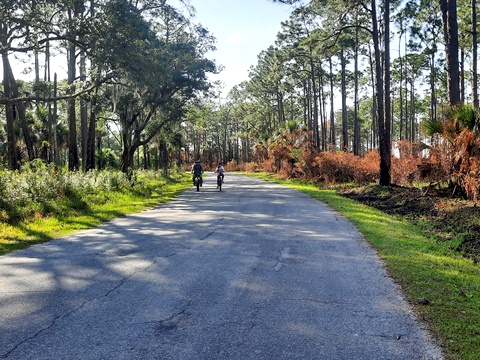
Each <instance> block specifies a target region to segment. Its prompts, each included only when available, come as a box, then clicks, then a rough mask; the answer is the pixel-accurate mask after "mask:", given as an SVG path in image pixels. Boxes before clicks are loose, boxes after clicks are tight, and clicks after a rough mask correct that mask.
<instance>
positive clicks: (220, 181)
mask: <svg viewBox="0 0 480 360" xmlns="http://www.w3.org/2000/svg"><path fill="white" fill-rule="evenodd" d="M222 183H223V180H222V174H218V175H217V188H218V189H219V190H220V191H222Z"/></svg>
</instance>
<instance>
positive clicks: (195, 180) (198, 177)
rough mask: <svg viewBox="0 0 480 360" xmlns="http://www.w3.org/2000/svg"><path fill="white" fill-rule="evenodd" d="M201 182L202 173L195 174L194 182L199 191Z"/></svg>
mask: <svg viewBox="0 0 480 360" xmlns="http://www.w3.org/2000/svg"><path fill="white" fill-rule="evenodd" d="M201 182H202V177H201V175H195V178H194V179H193V183H194V185H195V187H196V188H197V191H200V184H201Z"/></svg>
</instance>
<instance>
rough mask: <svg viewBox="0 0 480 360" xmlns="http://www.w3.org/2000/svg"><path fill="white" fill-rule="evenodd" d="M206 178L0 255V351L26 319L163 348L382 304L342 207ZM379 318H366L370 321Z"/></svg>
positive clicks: (109, 340)
mask: <svg viewBox="0 0 480 360" xmlns="http://www.w3.org/2000/svg"><path fill="white" fill-rule="evenodd" d="M214 180H215V179H214V178H213V177H211V176H207V177H206V178H205V182H204V186H203V187H202V189H201V191H200V192H196V191H195V190H194V189H193V188H191V189H189V190H187V191H185V192H184V193H182V194H181V195H179V196H177V197H176V198H175V199H174V200H173V201H172V202H170V203H168V204H164V205H160V206H157V207H155V208H153V209H152V210H149V211H144V212H141V213H138V214H134V215H129V216H126V217H122V218H117V219H115V220H113V221H110V222H108V223H105V224H102V225H101V226H99V227H97V228H95V229H90V230H85V231H82V232H79V233H77V234H75V235H72V236H69V237H64V238H61V239H58V240H54V241H51V242H49V243H45V244H42V245H38V246H33V247H30V248H28V249H26V250H23V251H20V252H17V253H12V254H9V255H7V256H4V257H2V258H0V273H1V274H2V276H1V277H0V304H4V305H3V307H2V308H1V310H2V313H3V310H6V311H7V312H8V314H7V315H5V316H2V317H1V318H0V331H2V332H3V333H8V338H6V340H4V341H3V343H0V345H1V346H2V347H0V356H1V355H2V354H5V353H7V352H8V351H11V350H12V349H15V348H16V347H17V346H19V345H18V344H19V343H20V342H22V341H23V339H24V338H25V336H24V334H23V332H22V331H23V330H22V329H23V326H25V324H28V328H29V329H31V331H32V332H33V333H42V336H43V338H44V339H45V341H46V342H45V344H44V345H43V346H44V348H45V349H48V351H51V352H53V353H54V352H55V351H56V350H58V351H60V350H61V351H66V350H65V347H68V346H69V344H70V343H71V342H72V341H77V340H78V341H79V343H83V344H84V343H89V342H90V341H91V338H95V341H96V342H97V343H98V344H100V343H101V344H115V348H117V347H118V344H124V343H128V342H129V341H132V342H135V343H141V344H142V347H148V348H152V349H157V348H161V349H163V350H162V351H167V352H166V353H168V354H170V355H171V353H169V352H168V351H171V349H174V348H175V347H180V346H182V347H183V346H186V344H187V342H188V344H189V346H193V347H194V348H195V349H204V347H205V346H211V347H213V348H215V347H218V346H220V347H222V346H224V345H223V344H225V349H229V348H230V346H231V345H232V344H235V343H237V339H236V336H234V338H231V337H230V336H231V335H230V334H231V333H232V334H237V333H238V335H239V336H241V337H242V339H245V341H248V342H254V341H255V340H256V339H268V340H266V341H269V342H272V341H273V342H275V341H277V339H276V337H273V338H272V337H271V335H270V334H271V331H270V329H275V334H278V335H279V336H280V337H279V339H282V338H284V339H285V340H286V341H288V342H289V344H291V346H294V347H295V346H297V345H296V344H297V341H301V342H304V341H306V342H307V343H308V344H309V346H312V349H317V347H318V346H321V345H319V339H324V337H325V336H326V337H328V336H329V335H328V331H327V327H328V328H330V324H328V326H327V325H326V324H325V318H324V316H325V311H326V310H328V313H333V314H336V313H335V312H336V311H343V310H342V309H348V311H347V312H345V314H346V315H345V316H343V321H345V322H346V323H349V321H350V320H349V319H351V318H352V319H355V321H357V320H358V324H359V325H358V326H359V327H360V328H361V327H362V326H366V325H365V324H366V322H365V321H364V318H367V319H368V321H369V322H371V321H372V318H371V317H369V313H368V311H369V310H366V309H369V308H371V307H373V308H375V309H381V308H382V306H384V307H385V309H386V310H382V311H385V312H387V311H391V312H393V310H391V309H392V301H391V299H389V300H388V301H386V300H385V297H384V294H387V293H388V291H389V290H388V286H389V285H388V280H385V273H384V270H383V269H382V268H381V265H380V263H379V262H377V261H376V260H375V259H374V257H373V254H374V252H373V251H372V250H371V249H369V248H368V247H367V246H366V245H365V244H364V243H363V241H362V238H361V236H360V235H359V234H358V233H357V232H355V228H354V227H353V226H352V225H351V224H349V223H348V222H347V221H346V220H345V219H344V218H343V217H341V216H338V215H337V214H335V213H333V212H332V211H331V210H330V209H329V208H327V207H326V206H325V205H323V204H321V203H320V202H318V201H315V200H313V199H311V198H309V197H307V196H306V195H303V194H300V193H299V192H297V191H295V190H291V189H288V188H285V187H282V186H279V185H275V184H270V183H265V182H263V181H260V180H256V179H250V178H248V177H246V176H238V175H236V176H234V175H231V176H227V177H226V183H225V187H224V189H222V191H221V192H220V191H218V190H216V189H215V188H214V186H215V182H214ZM299 204H300V205H299ZM382 302H386V303H385V305H384V304H383V303H382ZM393 303H394V305H393V309H396V308H399V307H400V306H397V305H396V300H394V301H393ZM5 304H8V305H5ZM12 304H21V306H16V305H12ZM379 304H380V305H379ZM389 307H390V309H387V308H389ZM395 311H396V310H395ZM339 313H340V312H339ZM364 313H366V315H365V314H364ZM382 316H383V315H382ZM388 316H390V313H389V314H387V315H385V319H387V318H388ZM395 316H397V315H395ZM59 319H60V320H59ZM346 319H347V320H346ZM384 323H385V320H384V318H383V317H381V318H380V319H378V321H377V320H375V319H374V325H372V326H376V327H377V328H378V329H380V330H379V332H380V333H381V331H383V330H382V326H383V324H384ZM105 324H108V331H105V326H106V325H105ZM219 326H222V327H225V329H230V330H228V331H219V330H218V327H219ZM355 326H356V325H355ZM369 326H370V325H369ZM338 329H339V330H338V334H341V335H345V334H347V335H348V336H351V332H352V331H354V330H353V328H352V329H345V328H342V326H339V327H338ZM126 332H128V334H129V335H128V336H126V335H125V334H126ZM193 333H196V334H203V335H202V338H201V339H200V338H197V337H195V336H194V335H192V334H193ZM73 334H75V335H73ZM146 334H148V336H147V335H146ZM125 339H127V340H125ZM279 341H280V340H279ZM27 342H28V341H27ZM205 344H207V345H205ZM218 344H221V345H218ZM131 348H132V347H131ZM167 348H168V350H165V349H167ZM85 351H86V354H87V353H88V354H90V355H92V353H89V349H86V350H85ZM312 353H315V352H314V351H313V352H312ZM132 354H133V353H132ZM135 354H137V353H135ZM97 355H98V354H97ZM137 355H138V354H137ZM177 355H178V354H177ZM166 357H169V356H166Z"/></svg>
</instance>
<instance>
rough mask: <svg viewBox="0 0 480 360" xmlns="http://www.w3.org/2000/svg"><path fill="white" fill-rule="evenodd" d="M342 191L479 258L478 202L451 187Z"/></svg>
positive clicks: (479, 227) (375, 187) (460, 250)
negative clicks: (456, 192) (459, 194)
mask: <svg viewBox="0 0 480 360" xmlns="http://www.w3.org/2000/svg"><path fill="white" fill-rule="evenodd" d="M341 194H342V195H343V196H345V197H348V198H351V199H355V200H357V201H359V202H362V203H364V204H366V205H368V206H372V207H375V208H377V209H379V210H381V211H384V212H385V213H387V214H390V215H396V216H400V217H401V218H403V219H405V220H408V221H411V222H412V223H415V224H417V225H420V226H421V227H422V229H423V230H425V231H426V232H428V233H429V234H431V235H432V236H433V237H434V238H436V239H437V240H438V241H449V242H451V243H452V244H455V245H452V247H453V249H455V250H457V251H459V252H461V253H462V254H463V255H464V256H466V257H469V258H472V260H473V261H475V262H477V261H480V205H477V202H476V201H472V200H466V199H464V198H461V197H456V196H453V195H452V189H448V188H438V187H433V186H430V187H425V188H415V187H406V186H395V185H393V186H378V185H371V186H363V187H355V188H344V189H342V190H341Z"/></svg>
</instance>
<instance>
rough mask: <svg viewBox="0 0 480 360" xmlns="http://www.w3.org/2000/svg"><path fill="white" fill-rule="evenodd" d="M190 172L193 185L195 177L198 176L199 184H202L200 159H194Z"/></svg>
mask: <svg viewBox="0 0 480 360" xmlns="http://www.w3.org/2000/svg"><path fill="white" fill-rule="evenodd" d="M192 174H193V185H195V178H197V177H198V178H200V186H202V183H203V179H202V174H203V165H202V164H201V163H200V159H197V160H195V164H193V166H192Z"/></svg>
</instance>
